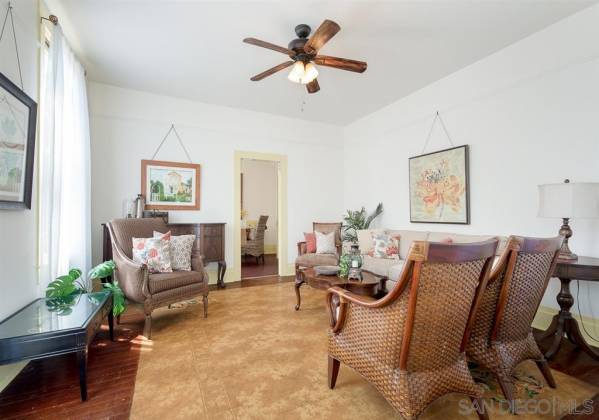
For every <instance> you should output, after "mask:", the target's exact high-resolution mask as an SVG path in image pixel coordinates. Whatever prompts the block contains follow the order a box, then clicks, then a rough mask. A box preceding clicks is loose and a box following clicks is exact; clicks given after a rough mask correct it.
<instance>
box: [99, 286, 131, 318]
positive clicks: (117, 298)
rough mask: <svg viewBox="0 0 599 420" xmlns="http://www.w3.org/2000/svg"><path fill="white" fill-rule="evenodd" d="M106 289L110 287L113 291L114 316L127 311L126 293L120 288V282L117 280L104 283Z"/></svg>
mask: <svg viewBox="0 0 599 420" xmlns="http://www.w3.org/2000/svg"><path fill="white" fill-rule="evenodd" d="M103 286H104V288H105V289H108V290H110V291H111V292H112V313H113V315H114V316H119V315H120V314H122V313H123V312H125V308H126V301H125V294H124V293H123V290H122V289H121V288H120V286H119V285H118V283H117V282H116V281H115V282H114V283H104V284H103Z"/></svg>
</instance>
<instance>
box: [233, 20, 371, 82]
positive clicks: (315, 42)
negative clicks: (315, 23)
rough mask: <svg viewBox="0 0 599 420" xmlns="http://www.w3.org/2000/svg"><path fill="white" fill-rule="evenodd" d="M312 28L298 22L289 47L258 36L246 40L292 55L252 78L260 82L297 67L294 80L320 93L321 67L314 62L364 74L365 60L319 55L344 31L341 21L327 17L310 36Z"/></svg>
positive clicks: (290, 77) (291, 76)
mask: <svg viewBox="0 0 599 420" xmlns="http://www.w3.org/2000/svg"><path fill="white" fill-rule="evenodd" d="M311 30H312V29H311V28H310V27H309V26H308V25H305V24H301V25H297V26H296V27H295V33H296V35H297V36H298V37H297V38H296V39H294V40H292V41H291V42H290V43H289V45H288V46H287V48H285V47H279V46H278V45H274V44H271V43H270V42H266V41H261V40H259V39H256V38H246V39H244V40H243V42H245V43H247V44H252V45H256V46H258V47H262V48H268V49H269V50H274V51H278V52H280V53H283V54H287V55H288V56H289V58H290V60H289V61H285V62H284V63H281V64H279V65H278V66H274V67H273V68H271V69H268V70H266V71H263V72H262V73H260V74H257V75H255V76H254V77H252V78H251V79H250V80H252V81H254V82H257V81H259V80H262V79H264V78H265V77H268V76H271V75H273V74H275V73H276V72H278V71H281V70H284V69H286V68H287V67H290V66H293V68H292V69H291V72H289V76H287V78H288V79H289V80H291V81H292V82H295V83H301V84H304V85H306V89H307V90H308V93H316V92H318V91H319V90H320V86H319V85H318V80H317V79H316V77H317V76H318V69H317V68H316V66H315V65H314V64H318V65H319V66H326V67H334V68H336V69H341V70H347V71H353V72H356V73H363V72H364V71H365V70H366V67H367V64H366V63H365V62H364V61H357V60H349V59H347V58H339V57H330V56H328V55H319V54H318V51H319V50H320V49H321V48H322V46H323V45H324V44H326V43H327V42H328V41H329V40H330V39H331V38H332V37H334V36H335V34H336V33H337V32H339V31H340V30H341V27H340V26H339V25H338V24H336V23H335V22H333V21H332V20H328V19H327V20H325V21H324V22H322V24H321V25H320V26H319V27H318V29H316V32H314V35H312V36H311V37H310V38H308V36H309V35H310V32H311Z"/></svg>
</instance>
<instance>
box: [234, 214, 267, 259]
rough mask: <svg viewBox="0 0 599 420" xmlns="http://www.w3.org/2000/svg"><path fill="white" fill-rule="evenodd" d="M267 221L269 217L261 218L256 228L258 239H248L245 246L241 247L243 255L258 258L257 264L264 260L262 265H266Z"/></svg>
mask: <svg viewBox="0 0 599 420" xmlns="http://www.w3.org/2000/svg"><path fill="white" fill-rule="evenodd" d="M267 221H268V216H260V219H259V220H258V226H256V237H255V238H254V239H248V240H247V241H246V242H245V244H243V245H242V246H241V255H251V256H253V257H256V262H258V261H259V260H260V259H262V264H264V231H265V230H266V222H267Z"/></svg>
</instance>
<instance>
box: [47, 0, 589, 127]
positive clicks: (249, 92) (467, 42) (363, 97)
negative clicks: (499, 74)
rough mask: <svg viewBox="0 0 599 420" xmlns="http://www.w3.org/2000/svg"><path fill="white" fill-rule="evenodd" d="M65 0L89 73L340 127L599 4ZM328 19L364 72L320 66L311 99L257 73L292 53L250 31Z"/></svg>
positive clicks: (332, 51)
mask: <svg viewBox="0 0 599 420" xmlns="http://www.w3.org/2000/svg"><path fill="white" fill-rule="evenodd" d="M56 1H58V5H57V7H56V9H59V10H58V11H59V12H60V13H62V16H59V19H61V22H62V24H63V27H64V28H65V32H66V35H67V36H68V37H69V39H70V41H71V43H72V44H73V45H74V48H75V49H76V50H77V53H78V55H79V56H80V58H81V59H82V60H83V62H84V63H85V66H86V68H87V70H88V77H89V79H90V80H93V81H98V82H103V83H109V84H113V85H117V86H122V87H127V88H132V89H139V90H144V91H149V92H154V93H158V94H164V95H170V96H177V97H184V98H190V99H194V100H198V101H201V102H205V103H211V104H218V105H225V106H230V107H236V108H244V109H249V110H254V111H261V112H267V113H272V114H278V115H284V116H288V117H295V118H303V119H308V120H315V121H321V122H326V123H332V124H337V125H345V124H347V123H349V122H351V121H354V120H355V119H357V118H360V117H362V116H364V115H367V114H369V113H371V112H373V111H376V110H377V109H380V108H382V107H383V106H385V105H387V104H389V103H391V102H393V101H396V100H398V99H400V98H401V97H403V96H406V95H408V94H410V93H411V92H414V91H415V90H417V89H419V88H422V87H424V86H426V85H427V84H429V83H431V82H433V81H435V80H438V79H440V78H442V77H444V76H446V75H448V74H450V73H452V72H454V71H456V70H458V69H460V68H462V67H464V66H466V65H468V64H471V63H473V62H475V61H477V60H479V59H481V58H483V57H485V56H487V55H489V54H491V53H493V52H495V51H497V50H499V49H501V48H503V47H505V46H507V45H509V44H511V43H513V42H515V41H517V40H519V39H522V38H524V37H526V36H527V35H530V34H532V33H534V32H536V31H538V30H540V29H542V28H544V27H546V26H548V25H550V24H551V23H553V22H556V21H558V20H560V19H562V18H564V17H566V16H568V15H570V14H572V13H575V12H576V11H578V10H580V9H583V8H585V7H587V6H589V5H591V4H593V3H595V2H596V0H569V1H560V0H557V1H556V0H553V1H551V0H535V1H529V0H503V1H487V0H477V1H474V0H454V1H448V0H436V1H435V0H429V1H391V2H390V1H387V2H379V1H362V2H351V3H350V2H346V1H333V2H307V1H300V0H296V1H286V2H283V1H277V2H275V1H268V2H261V3H256V2H249V1H236V2H224V1H220V2H205V1H191V0H188V1H168V0H146V1H141V0H137V1H124V0H120V1H119V0H55V1H52V0H50V1H49V3H50V5H51V7H52V3H54V4H55V5H56ZM52 10H55V8H52ZM325 18H328V19H332V20H334V21H336V22H337V23H339V24H340V26H341V31H340V32H339V33H338V34H337V35H336V36H335V37H334V38H333V39H332V40H331V41H330V42H329V43H328V44H326V45H325V47H324V48H323V49H322V50H321V52H322V53H323V54H328V55H333V56H338V57H345V58H352V59H357V60H364V61H367V62H368V70H367V71H366V72H365V73H363V74H356V73H350V72H345V71H341V70H336V69H331V68H324V67H320V68H319V70H320V76H319V78H318V80H319V82H320V87H321V90H320V92H318V93H317V94H314V95H309V96H308V95H306V94H304V92H305V90H304V89H303V87H300V85H296V84H294V83H291V82H289V81H288V80H287V79H286V76H287V73H288V71H281V72H280V73H278V74H276V75H274V76H271V77H269V78H267V79H264V80H263V81H260V82H251V81H250V80H249V79H250V77H251V76H252V75H254V74H257V73H259V72H261V71H263V70H265V69H267V68H270V67H272V66H274V65H276V64H279V63H281V62H283V61H286V58H287V57H286V56H285V55H283V54H280V53H277V52H275V51H270V50H266V49H262V48H258V47H255V46H251V45H247V44H244V43H242V42H241V40H242V39H243V38H245V37H249V36H253V37H256V38H259V39H262V40H265V41H269V42H272V43H274V44H278V45H282V46H286V45H287V43H288V42H289V41H290V40H291V39H293V38H294V37H295V36H294V32H293V28H294V27H295V25H296V24H299V23H307V24H309V25H310V26H312V28H313V30H315V29H316V27H317V26H318V25H319V24H320V22H322V20H323V19H325ZM303 100H305V101H306V103H305V105H304V106H303V108H304V110H303V112H302V101H303Z"/></svg>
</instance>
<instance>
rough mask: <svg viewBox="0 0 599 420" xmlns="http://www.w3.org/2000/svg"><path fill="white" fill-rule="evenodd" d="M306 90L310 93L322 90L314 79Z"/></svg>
mask: <svg viewBox="0 0 599 420" xmlns="http://www.w3.org/2000/svg"><path fill="white" fill-rule="evenodd" d="M306 89H307V90H308V93H316V92H318V91H319V90H320V85H319V84H318V80H316V79H314V80H312V81H311V82H310V83H308V84H307V85H306Z"/></svg>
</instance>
